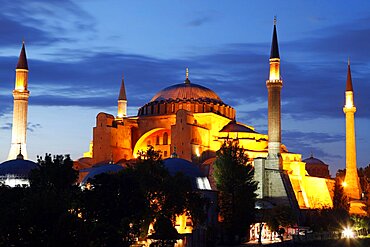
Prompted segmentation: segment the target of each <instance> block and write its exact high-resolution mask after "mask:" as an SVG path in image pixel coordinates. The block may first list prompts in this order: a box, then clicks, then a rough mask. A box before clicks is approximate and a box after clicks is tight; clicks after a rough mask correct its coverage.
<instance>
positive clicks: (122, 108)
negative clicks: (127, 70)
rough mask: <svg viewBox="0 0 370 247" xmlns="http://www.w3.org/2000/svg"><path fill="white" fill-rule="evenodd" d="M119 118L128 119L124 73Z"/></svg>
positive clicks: (119, 97) (120, 92) (119, 96)
mask: <svg viewBox="0 0 370 247" xmlns="http://www.w3.org/2000/svg"><path fill="white" fill-rule="evenodd" d="M117 117H118V118H124V117H127V97H126V89H125V79H124V76H123V73H122V81H121V88H120V90H119V95H118V111H117Z"/></svg>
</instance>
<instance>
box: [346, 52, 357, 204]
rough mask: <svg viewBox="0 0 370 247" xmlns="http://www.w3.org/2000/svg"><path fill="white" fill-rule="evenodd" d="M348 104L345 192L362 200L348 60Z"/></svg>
mask: <svg viewBox="0 0 370 247" xmlns="http://www.w3.org/2000/svg"><path fill="white" fill-rule="evenodd" d="M345 95H346V103H345V105H344V107H343V112H344V114H345V115H346V177H345V179H344V182H345V186H344V191H345V193H346V195H347V196H348V197H349V198H350V199H361V187H360V181H359V178H358V174H357V165H356V134H355V112H356V107H355V104H354V101H353V86H352V76H351V67H350V63H349V59H348V72H347V83H346V94H345Z"/></svg>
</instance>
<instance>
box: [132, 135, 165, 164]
mask: <svg viewBox="0 0 370 247" xmlns="http://www.w3.org/2000/svg"><path fill="white" fill-rule="evenodd" d="M163 133H167V137H169V136H168V134H170V133H171V130H169V129H166V128H154V129H151V130H149V131H147V132H145V133H144V134H143V135H142V136H141V137H140V138H139V140H138V141H137V142H136V144H135V147H134V151H133V154H132V155H133V157H135V158H136V157H137V154H138V152H139V151H145V150H146V149H147V142H148V140H151V139H152V140H154V141H152V142H151V143H155V141H156V138H157V135H158V136H161V135H163ZM164 146H167V145H154V147H155V150H157V149H158V150H160V151H165V150H162V149H169V147H164ZM166 151H167V150H166Z"/></svg>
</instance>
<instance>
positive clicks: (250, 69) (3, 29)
mask: <svg viewBox="0 0 370 247" xmlns="http://www.w3.org/2000/svg"><path fill="white" fill-rule="evenodd" d="M275 15H276V16H277V18H278V25H277V27H278V39H279V45H280V56H281V70H282V78H283V83H284V86H283V92H282V104H283V109H282V110H283V112H282V129H283V143H284V144H285V145H286V146H287V147H288V149H289V150H290V151H292V152H297V153H302V155H303V158H307V157H308V156H309V155H310V153H311V152H312V153H313V154H314V156H315V157H317V158H320V159H322V160H323V161H324V162H326V163H328V164H329V165H330V169H331V174H332V175H335V172H336V170H337V169H339V168H341V169H343V168H344V167H345V128H344V126H345V121H344V114H343V111H342V107H343V105H344V90H345V82H346V73H347V58H348V57H350V59H351V69H352V78H353V83H354V90H355V104H356V106H357V112H356V134H357V151H358V152H357V158H358V159H357V161H358V166H366V165H368V164H369V163H370V156H369V147H370V131H369V126H370V107H369V98H370V82H369V78H370V69H369V68H370V25H369V23H370V2H369V1H340V0H339V1H338V0H337V1H331V0H328V1H316V0H312V1H303V0H302V1H299V0H292V1H290V0H285V1H258V0H248V1H247V0H190V1H189V0H187V1H180V0H156V1H154V0H152V1H149V0H141V1H126V0H104V1H103V0H64V1H60V0H32V1H29V0H13V1H3V2H2V11H1V12H0V37H1V38H0V68H1V70H0V147H1V149H0V150H2V151H1V152H0V160H5V159H6V157H7V154H8V151H9V147H10V141H11V120H12V107H13V105H12V90H13V87H14V75H15V71H14V69H15V65H16V63H17V59H18V55H19V51H20V47H21V43H22V39H25V41H26V50H27V56H28V64H29V69H30V72H29V90H30V91H31V96H30V100H29V118H28V121H29V131H28V136H27V146H28V153H29V158H30V159H32V160H35V159H36V155H43V154H44V153H46V152H48V153H52V154H67V153H69V154H71V155H72V158H74V159H77V158H79V157H81V156H82V154H83V152H85V151H87V150H88V146H89V142H90V140H91V139H92V128H93V126H94V125H95V117H96V115H97V114H98V113H99V112H109V113H112V114H114V115H115V114H116V100H117V96H118V92H119V86H120V79H121V76H122V72H124V74H125V83H126V92H127V95H128V105H129V114H130V115H136V113H137V109H138V108H139V107H140V106H141V105H144V104H145V103H146V102H148V101H149V100H150V99H151V97H152V96H153V95H154V94H155V93H156V92H157V91H159V90H160V89H162V88H164V87H167V86H169V85H172V84H175V83H180V82H182V81H183V80H184V74H185V68H186V67H189V69H190V79H191V81H192V82H194V83H198V84H201V85H204V86H206V87H209V88H211V89H213V90H214V91H215V92H216V93H217V94H218V95H219V96H220V97H221V98H222V99H223V101H224V102H226V103H228V104H230V105H232V106H233V107H234V108H236V110H237V120H238V121H241V122H243V123H246V124H248V125H252V126H254V127H256V130H257V131H259V132H261V133H267V119H266V115H267V91H266V86H265V81H266V79H267V77H268V69H269V64H268V58H269V52H270V44H271V36H272V27H273V17H274V16H275Z"/></svg>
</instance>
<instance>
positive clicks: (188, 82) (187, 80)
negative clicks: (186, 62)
mask: <svg viewBox="0 0 370 247" xmlns="http://www.w3.org/2000/svg"><path fill="white" fill-rule="evenodd" d="M184 82H185V84H190V80H189V68H188V67H186V70H185V81H184Z"/></svg>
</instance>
